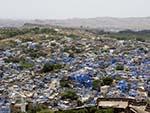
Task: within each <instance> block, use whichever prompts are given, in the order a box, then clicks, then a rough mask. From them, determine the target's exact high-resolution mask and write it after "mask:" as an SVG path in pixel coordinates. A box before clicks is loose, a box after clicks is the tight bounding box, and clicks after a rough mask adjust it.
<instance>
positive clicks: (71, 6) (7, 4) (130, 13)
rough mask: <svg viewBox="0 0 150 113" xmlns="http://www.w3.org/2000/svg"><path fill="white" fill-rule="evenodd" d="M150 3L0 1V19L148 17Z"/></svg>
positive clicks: (130, 0)
mask: <svg viewBox="0 0 150 113" xmlns="http://www.w3.org/2000/svg"><path fill="white" fill-rule="evenodd" d="M149 4H150V1H149V0H111V1H110V0H82V1H81V0H62V1H60V0H12V1H10V0H0V19H68V18H95V17H119V18H126V17H150V12H149V11H150V7H149Z"/></svg>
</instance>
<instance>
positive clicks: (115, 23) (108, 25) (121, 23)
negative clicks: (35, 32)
mask: <svg viewBox="0 0 150 113" xmlns="http://www.w3.org/2000/svg"><path fill="white" fill-rule="evenodd" d="M25 23H28V25H29V24H36V25H51V26H62V27H75V28H79V27H84V28H96V29H104V30H108V31H118V30H125V29H131V30H150V17H140V18H112V17H98V18H87V19H82V18H81V19H80V18H74V19H65V20H28V21H27V20H0V27H9V26H10V27H20V26H23V25H24V24H25Z"/></svg>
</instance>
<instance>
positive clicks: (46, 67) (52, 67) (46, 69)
mask: <svg viewBox="0 0 150 113" xmlns="http://www.w3.org/2000/svg"><path fill="white" fill-rule="evenodd" d="M62 67H63V66H62V64H50V63H46V64H44V66H43V69H42V72H44V73H46V72H51V71H54V70H57V69H61V68H62Z"/></svg>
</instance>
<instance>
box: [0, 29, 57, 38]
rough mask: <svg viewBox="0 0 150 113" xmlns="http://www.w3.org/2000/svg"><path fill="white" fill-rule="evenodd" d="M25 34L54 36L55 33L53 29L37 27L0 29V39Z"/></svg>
mask: <svg viewBox="0 0 150 113" xmlns="http://www.w3.org/2000/svg"><path fill="white" fill-rule="evenodd" d="M26 33H33V34H42V33H47V34H48V33H51V34H56V33H57V31H55V30H54V29H51V28H39V27H35V28H23V29H21V28H1V29H0V36H1V38H0V39H3V38H10V37H14V36H17V35H24V34H26Z"/></svg>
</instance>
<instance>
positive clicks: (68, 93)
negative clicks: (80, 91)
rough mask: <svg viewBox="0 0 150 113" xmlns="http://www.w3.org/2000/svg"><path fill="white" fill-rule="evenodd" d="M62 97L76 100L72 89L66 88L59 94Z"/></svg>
mask: <svg viewBox="0 0 150 113" xmlns="http://www.w3.org/2000/svg"><path fill="white" fill-rule="evenodd" d="M61 98H62V99H71V100H77V99H78V96H77V94H76V92H75V91H74V90H68V91H66V92H64V93H62V95H61Z"/></svg>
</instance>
